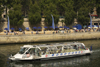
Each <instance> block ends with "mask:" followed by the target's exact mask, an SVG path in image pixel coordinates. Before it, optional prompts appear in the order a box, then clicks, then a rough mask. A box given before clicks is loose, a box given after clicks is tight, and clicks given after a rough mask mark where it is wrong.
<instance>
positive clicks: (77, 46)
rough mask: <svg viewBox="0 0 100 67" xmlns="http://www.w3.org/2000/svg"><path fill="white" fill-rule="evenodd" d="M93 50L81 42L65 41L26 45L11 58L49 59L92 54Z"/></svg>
mask: <svg viewBox="0 0 100 67" xmlns="http://www.w3.org/2000/svg"><path fill="white" fill-rule="evenodd" d="M91 49H92V48H91ZM91 53H92V51H91V50H90V49H89V48H87V47H86V46H85V45H84V44H83V43H80V42H65V43H55V44H54V43H53V44H42V45H24V46H23V47H21V49H20V51H19V52H18V53H17V54H15V55H13V56H12V55H11V56H10V57H9V59H10V60H12V61H15V60H49V59H60V58H67V57H75V56H81V55H88V54H91Z"/></svg>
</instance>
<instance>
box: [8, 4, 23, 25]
mask: <svg viewBox="0 0 100 67" xmlns="http://www.w3.org/2000/svg"><path fill="white" fill-rule="evenodd" d="M9 18H10V25H12V26H17V27H19V26H21V25H22V24H23V17H22V12H21V5H20V4H14V5H13V9H11V10H10V11H9Z"/></svg>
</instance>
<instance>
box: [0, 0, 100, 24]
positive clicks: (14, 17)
mask: <svg viewBox="0 0 100 67" xmlns="http://www.w3.org/2000/svg"><path fill="white" fill-rule="evenodd" d="M0 5H4V7H5V6H6V7H7V8H9V9H10V11H9V16H10V19H11V20H10V22H11V24H12V25H13V26H14V25H17V26H19V25H21V24H22V22H23V17H22V15H23V16H25V17H26V16H27V15H28V18H29V22H30V23H31V24H32V25H34V24H35V25H36V24H39V23H40V21H41V17H42V16H44V17H45V24H47V25H48V26H51V25H52V17H51V14H52V15H53V17H54V22H55V24H57V23H58V21H59V16H64V17H65V21H64V22H65V24H66V25H70V24H72V22H73V21H74V18H77V20H78V22H80V23H81V24H87V23H88V22H89V20H90V18H89V13H92V11H93V8H94V6H96V7H97V12H98V14H100V1H99V0H0ZM15 5H16V6H15ZM4 7H3V8H4ZM11 7H12V8H11ZM2 10H3V9H2V8H1V6H0V18H1V14H2ZM41 13H42V14H43V15H42V16H41Z"/></svg>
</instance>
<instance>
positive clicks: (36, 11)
mask: <svg viewBox="0 0 100 67" xmlns="http://www.w3.org/2000/svg"><path fill="white" fill-rule="evenodd" d="M40 14H41V10H40V7H39V5H38V3H37V2H36V1H35V3H34V4H33V3H32V1H30V6H29V16H28V18H29V22H30V23H31V24H32V25H33V24H35V25H36V24H39V23H40V21H41V15H40Z"/></svg>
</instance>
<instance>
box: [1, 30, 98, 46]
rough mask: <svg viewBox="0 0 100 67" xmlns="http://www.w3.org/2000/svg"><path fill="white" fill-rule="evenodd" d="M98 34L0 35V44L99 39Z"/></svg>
mask: <svg viewBox="0 0 100 67" xmlns="http://www.w3.org/2000/svg"><path fill="white" fill-rule="evenodd" d="M99 38H100V32H83V33H79V32H77V33H57V34H23V35H0V44H8V43H29V42H49V41H67V40H85V39H99Z"/></svg>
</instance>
